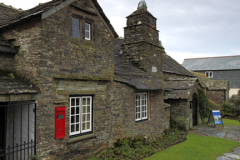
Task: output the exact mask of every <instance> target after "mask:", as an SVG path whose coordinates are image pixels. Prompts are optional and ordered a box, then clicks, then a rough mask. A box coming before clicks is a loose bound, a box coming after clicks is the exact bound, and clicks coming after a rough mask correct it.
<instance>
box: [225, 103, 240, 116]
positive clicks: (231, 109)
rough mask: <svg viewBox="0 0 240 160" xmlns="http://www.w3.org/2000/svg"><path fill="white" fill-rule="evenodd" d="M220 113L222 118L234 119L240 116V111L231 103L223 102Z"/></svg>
mask: <svg viewBox="0 0 240 160" xmlns="http://www.w3.org/2000/svg"><path fill="white" fill-rule="evenodd" d="M221 113H222V116H228V117H232V118H236V117H238V116H239V115H240V109H239V108H237V107H235V106H234V105H233V104H231V103H228V102H223V103H222V104H221Z"/></svg>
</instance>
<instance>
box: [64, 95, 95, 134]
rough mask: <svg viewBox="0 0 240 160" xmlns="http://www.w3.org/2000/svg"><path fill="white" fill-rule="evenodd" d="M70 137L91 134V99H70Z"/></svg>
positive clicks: (82, 97)
mask: <svg viewBox="0 0 240 160" xmlns="http://www.w3.org/2000/svg"><path fill="white" fill-rule="evenodd" d="M69 113H70V115H69V125H70V126H69V127H70V135H77V134H82V133H87V132H92V97H91V96H81V97H70V112H69Z"/></svg>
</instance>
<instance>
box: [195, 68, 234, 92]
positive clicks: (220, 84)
mask: <svg viewBox="0 0 240 160" xmlns="http://www.w3.org/2000/svg"><path fill="white" fill-rule="evenodd" d="M192 73H193V74H194V75H195V76H197V78H198V80H199V83H200V84H201V86H202V87H203V88H207V89H208V90H226V89H228V88H229V83H228V80H212V79H210V78H208V77H207V76H205V75H204V74H202V73H197V72H192Z"/></svg>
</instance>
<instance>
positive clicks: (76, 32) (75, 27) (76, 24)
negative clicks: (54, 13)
mask: <svg viewBox="0 0 240 160" xmlns="http://www.w3.org/2000/svg"><path fill="white" fill-rule="evenodd" d="M72 36H73V37H77V38H80V20H79V19H76V18H72Z"/></svg>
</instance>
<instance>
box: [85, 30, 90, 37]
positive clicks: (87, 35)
mask: <svg viewBox="0 0 240 160" xmlns="http://www.w3.org/2000/svg"><path fill="white" fill-rule="evenodd" d="M89 35H90V34H89V32H87V31H85V38H87V39H89V38H90V36H89Z"/></svg>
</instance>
